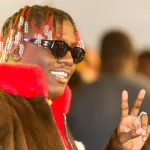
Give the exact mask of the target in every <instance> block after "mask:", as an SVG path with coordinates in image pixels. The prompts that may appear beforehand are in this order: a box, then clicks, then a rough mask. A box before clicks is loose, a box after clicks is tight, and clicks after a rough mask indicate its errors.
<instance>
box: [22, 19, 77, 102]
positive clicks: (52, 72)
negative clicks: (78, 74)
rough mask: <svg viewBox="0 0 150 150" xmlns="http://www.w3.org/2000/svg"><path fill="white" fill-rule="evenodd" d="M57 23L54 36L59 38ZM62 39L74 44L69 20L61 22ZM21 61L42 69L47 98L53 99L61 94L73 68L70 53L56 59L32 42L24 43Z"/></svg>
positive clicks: (48, 51)
mask: <svg viewBox="0 0 150 150" xmlns="http://www.w3.org/2000/svg"><path fill="white" fill-rule="evenodd" d="M57 28H58V29H59V25H57V26H56V38H57V39H60V33H59V32H57V31H59V30H57ZM63 40H64V41H65V42H66V43H67V44H68V45H69V46H70V47H73V46H74V45H75V44H76V39H75V35H74V30H73V27H72V24H71V23H70V22H69V21H64V24H63ZM21 62H22V63H28V64H36V65H39V66H41V67H42V68H43V69H44V72H45V74H46V77H47V82H48V91H49V98H51V99H54V98H57V97H59V96H61V95H62V94H63V92H64V89H65V86H66V84H67V83H68V81H69V79H70V77H71V75H72V74H73V72H74V70H75V65H74V63H73V59H72V56H71V53H70V52H69V51H68V53H67V54H66V55H65V56H64V57H63V58H61V59H56V58H54V56H53V55H52V53H51V51H50V50H49V49H46V48H43V47H38V46H37V45H34V44H32V43H25V50H24V55H23V57H22V58H21Z"/></svg>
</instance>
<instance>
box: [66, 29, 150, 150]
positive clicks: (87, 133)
mask: <svg viewBox="0 0 150 150" xmlns="http://www.w3.org/2000/svg"><path fill="white" fill-rule="evenodd" d="M101 43H102V44H101V46H100V50H101V51H100V56H101V63H102V66H101V70H102V72H101V77H100V79H99V80H98V81H96V82H95V83H93V84H90V85H87V86H85V87H83V88H82V89H80V91H79V92H78V94H76V96H75V97H73V101H72V104H71V109H70V113H69V118H68V121H69V125H70V128H71V131H72V133H73V135H74V137H75V138H76V139H77V140H80V141H82V142H83V143H84V145H85V147H86V149H87V150H91V149H92V148H93V149H94V150H100V149H101V150H102V149H104V147H105V143H106V141H107V139H108V138H109V137H110V135H111V133H112V132H113V130H114V128H115V127H116V126H117V124H118V122H119V120H120V106H119V104H120V101H119V98H120V93H121V91H123V90H127V91H128V92H129V105H130V106H131V104H132V103H133V99H135V98H136V95H137V93H138V91H139V90H140V89H142V88H145V87H146V85H145V86H142V85H140V84H139V83H136V82H134V81H132V80H131V79H129V78H128V76H132V74H133V72H134V70H135V63H134V61H135V60H134V51H133V46H132V44H131V42H130V39H129V38H128V36H127V35H126V34H125V33H123V32H120V31H110V32H108V33H107V34H106V35H104V37H103V39H102V42H101ZM145 99H146V100H145V101H144V103H143V105H142V110H145V111H146V112H147V113H150V109H149V105H150V102H149V99H150V96H149V94H148V93H147V95H146V97H145ZM99 139H101V140H99Z"/></svg>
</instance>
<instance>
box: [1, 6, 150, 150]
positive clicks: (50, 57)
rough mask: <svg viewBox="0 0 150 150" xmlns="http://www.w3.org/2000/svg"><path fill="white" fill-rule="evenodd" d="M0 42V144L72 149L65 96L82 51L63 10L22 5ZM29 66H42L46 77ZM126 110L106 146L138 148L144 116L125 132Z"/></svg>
mask: <svg viewBox="0 0 150 150" xmlns="http://www.w3.org/2000/svg"><path fill="white" fill-rule="evenodd" d="M23 27H24V28H23ZM0 44H1V45H0V50H1V62H7V63H8V64H7V63H6V64H7V65H6V64H2V66H1V69H0V70H3V71H2V75H1V77H0V79H1V91H0V104H1V105H0V107H1V108H0V111H1V112H0V114H1V117H0V138H1V140H0V141H1V143H0V147H1V149H3V150H10V149H11V150H13V149H15V150H20V149H21V150H37V149H39V150H49V149H54V150H66V149H68V150H73V149H77V148H76V146H75V144H74V142H73V139H72V137H71V135H70V133H69V131H68V128H67V124H66V116H65V114H64V113H65V112H66V111H64V109H66V110H67V106H66V105H68V104H67V103H66V101H67V99H68V97H70V96H69V92H67V94H66V92H65V91H66V90H67V87H66V85H67V83H68V80H69V79H70V77H71V75H72V73H73V72H74V68H75V64H77V63H79V62H81V61H82V60H83V58H84V53H85V52H84V45H83V42H82V40H81V39H80V35H79V33H78V30H77V28H76V26H75V23H74V22H73V20H72V18H71V17H70V16H69V15H68V14H67V13H66V12H63V11H61V10H58V9H56V8H51V7H48V6H37V5H35V6H32V7H24V8H23V9H20V11H19V12H17V13H15V14H14V15H13V16H11V17H10V18H9V19H8V20H7V21H6V23H5V24H4V26H3V32H2V38H1V43H0ZM9 63H14V64H16V63H19V64H17V65H15V66H14V65H11V64H9ZM18 65H19V66H18ZM22 65H23V66H22ZM28 65H29V66H28ZM34 65H36V66H39V67H40V68H42V71H44V74H45V77H44V76H43V75H41V74H42V73H40V72H42V71H40V69H38V67H35V66H34ZM30 68H32V69H33V70H32V69H31V70H32V71H31V72H30ZM10 70H11V71H10ZM10 75H12V76H11V78H10ZM13 75H14V78H13ZM20 76H21V77H20ZM19 77H20V78H19ZM31 77H32V78H31ZM44 78H45V79H44ZM29 79H30V80H29ZM31 79H32V80H31ZM33 79H35V80H33ZM41 81H43V82H41ZM36 82H37V85H36V84H35V83H36ZM45 84H46V85H47V86H48V89H47V90H46V88H45V87H46V86H45ZM24 87H26V88H24ZM36 87H38V88H37V89H36ZM43 87H44V88H43ZM39 89H41V90H42V92H40V91H41V90H39ZM45 91H47V92H45ZM46 93H47V94H46ZM40 95H42V96H40ZM144 95H145V91H142V92H140V93H139V96H138V100H137V101H136V102H137V103H138V106H139V107H140V104H141V103H139V98H140V100H142V99H143V97H144ZM35 96H36V97H35ZM51 100H52V102H51ZM127 100H128V98H127V93H126V92H125V93H124V94H123V98H122V101H123V106H124V105H125V107H126V106H127V104H128V102H127ZM140 102H141V101H140ZM137 103H136V105H137ZM48 104H50V105H51V106H50V107H49V105H48ZM62 105H64V107H63V108H62ZM132 111H135V109H134V108H133V110H132ZM123 112H124V110H123ZM123 114H124V113H123ZM126 115H127V112H126V113H125V114H124V115H123V116H122V117H123V120H121V122H120V125H119V126H118V129H117V132H114V134H115V136H112V138H111V140H110V142H109V144H108V148H107V147H106V149H110V148H112V150H113V149H116V148H117V147H120V148H122V149H124V148H128V147H130V145H131V147H133V148H137V146H136V145H134V144H133V143H132V142H134V141H135V140H136V139H139V141H140V144H139V145H138V148H141V147H142V146H143V144H144V143H145V141H146V139H147V137H148V135H149V133H148V130H147V128H148V124H147V119H148V118H147V115H146V114H144V115H143V116H144V117H145V119H144V120H143V119H141V122H142V125H141V126H138V127H137V128H132V129H133V130H131V128H129V130H128V131H129V132H128V133H124V131H122V129H121V127H122V123H124V125H128V124H132V122H133V120H132V119H130V116H128V115H127V116H126ZM135 115H136V114H135ZM135 119H137V117H135ZM114 137H115V138H114ZM135 137H136V138H135ZM132 138H135V140H134V139H132ZM116 139H118V140H117V141H116ZM100 140H101V139H100ZM114 142H115V145H114V144H113V143H114Z"/></svg>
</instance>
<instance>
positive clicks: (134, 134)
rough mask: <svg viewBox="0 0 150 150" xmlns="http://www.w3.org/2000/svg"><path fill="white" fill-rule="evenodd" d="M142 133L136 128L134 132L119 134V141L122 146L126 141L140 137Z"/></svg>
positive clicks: (141, 130) (140, 129)
mask: <svg viewBox="0 0 150 150" xmlns="http://www.w3.org/2000/svg"><path fill="white" fill-rule="evenodd" d="M142 133H143V129H142V128H138V129H136V130H131V131H129V132H126V133H121V134H120V136H119V141H120V143H122V144H123V143H126V142H127V141H129V140H131V139H133V138H136V137H138V136H140V135H141V134H142Z"/></svg>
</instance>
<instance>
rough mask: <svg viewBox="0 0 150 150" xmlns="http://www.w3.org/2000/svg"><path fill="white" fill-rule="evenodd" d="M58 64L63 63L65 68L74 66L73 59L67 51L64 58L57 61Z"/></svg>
mask: <svg viewBox="0 0 150 150" xmlns="http://www.w3.org/2000/svg"><path fill="white" fill-rule="evenodd" d="M58 62H59V63H64V64H65V65H67V66H72V65H74V62H73V58H72V55H71V53H70V51H68V52H67V54H66V55H65V56H64V57H62V58H60V59H58Z"/></svg>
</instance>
